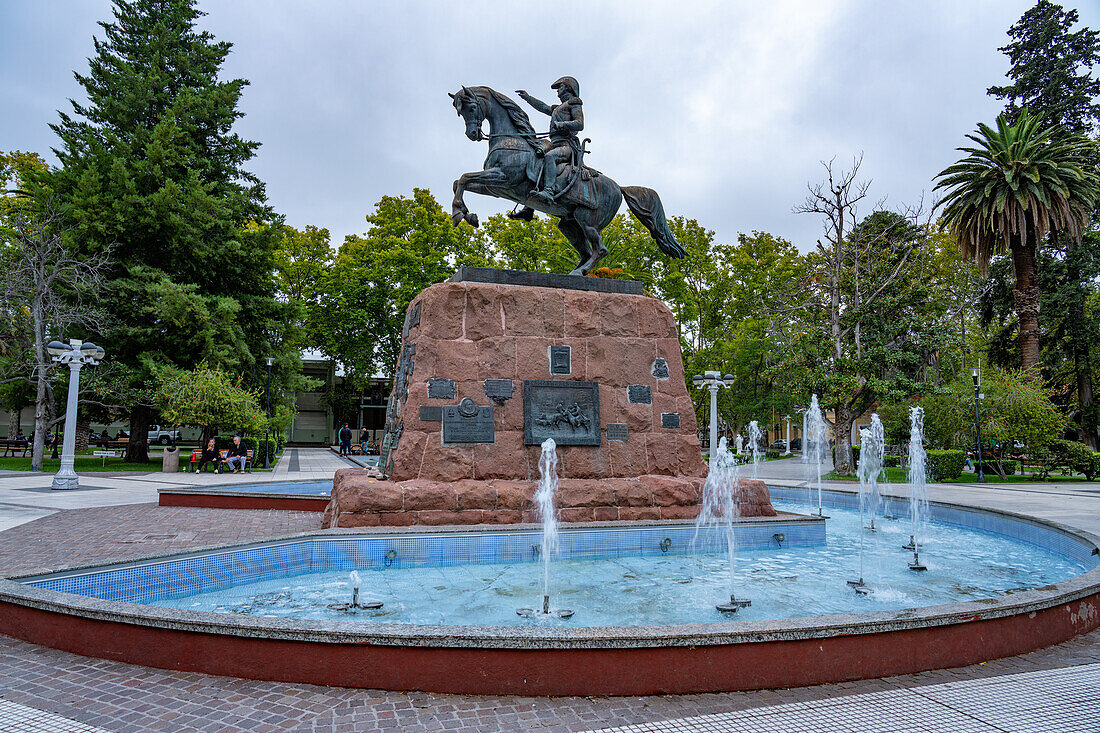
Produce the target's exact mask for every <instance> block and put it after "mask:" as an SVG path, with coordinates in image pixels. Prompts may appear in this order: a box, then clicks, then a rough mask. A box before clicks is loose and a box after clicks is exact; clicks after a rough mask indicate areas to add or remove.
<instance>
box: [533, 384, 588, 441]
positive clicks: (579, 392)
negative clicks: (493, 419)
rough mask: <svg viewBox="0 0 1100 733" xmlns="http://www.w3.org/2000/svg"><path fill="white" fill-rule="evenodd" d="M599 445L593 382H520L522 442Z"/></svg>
mask: <svg viewBox="0 0 1100 733" xmlns="http://www.w3.org/2000/svg"><path fill="white" fill-rule="evenodd" d="M547 438H553V439H554V442H555V443H557V444H558V445H599V444H600V443H601V442H602V441H601V438H602V436H601V434H600V388H599V385H598V384H596V382H568V381H556V380H545V379H525V380H524V381H523V442H524V445H542V442H543V441H544V440H546V439H547Z"/></svg>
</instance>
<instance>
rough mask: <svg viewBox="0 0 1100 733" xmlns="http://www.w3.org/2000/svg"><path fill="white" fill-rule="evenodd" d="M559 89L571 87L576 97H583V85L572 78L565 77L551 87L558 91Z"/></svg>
mask: <svg viewBox="0 0 1100 733" xmlns="http://www.w3.org/2000/svg"><path fill="white" fill-rule="evenodd" d="M558 87H569V90H570V91H572V92H573V94H574V96H577V97H579V96H580V95H581V85H580V84H579V83H578V82H577V80H576V79H574V78H573V77H571V76H563V77H562V78H560V79H558V80H557V81H556V82H554V83H553V84H551V85H550V88H551V89H557V88H558Z"/></svg>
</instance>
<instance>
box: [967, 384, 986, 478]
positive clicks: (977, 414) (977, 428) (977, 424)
mask: <svg viewBox="0 0 1100 733" xmlns="http://www.w3.org/2000/svg"><path fill="white" fill-rule="evenodd" d="M970 376H972V377H974V432H975V434H976V435H977V438H978V483H979V484H984V483H985V474H984V473H982V412H981V407H980V404H981V403H980V402H979V400H980V399H981V397H982V395H981V394H979V390H980V389H981V383H980V382H979V380H978V370H977V369H971V370H970Z"/></svg>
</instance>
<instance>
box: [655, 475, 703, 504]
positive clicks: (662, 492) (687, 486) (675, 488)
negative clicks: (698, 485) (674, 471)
mask: <svg viewBox="0 0 1100 733" xmlns="http://www.w3.org/2000/svg"><path fill="white" fill-rule="evenodd" d="M641 481H642V482H643V483H646V484H648V485H649V487H650V489H652V491H653V503H654V504H656V505H657V506H686V505H688V504H698V503H699V494H698V492H697V491H696V489H695V487H694V486H692V485H691V482H690V481H686V480H684V479H678V478H672V477H670V476H643V477H642V478H641Z"/></svg>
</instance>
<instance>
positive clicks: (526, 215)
mask: <svg viewBox="0 0 1100 733" xmlns="http://www.w3.org/2000/svg"><path fill="white" fill-rule="evenodd" d="M508 218H509V219H512V220H513V221H515V220H519V221H531V220H532V219H534V218H535V210H534V209H532V208H531V207H530V206H524V207H523V208H522V209H520V210H519V211H509V212H508Z"/></svg>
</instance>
